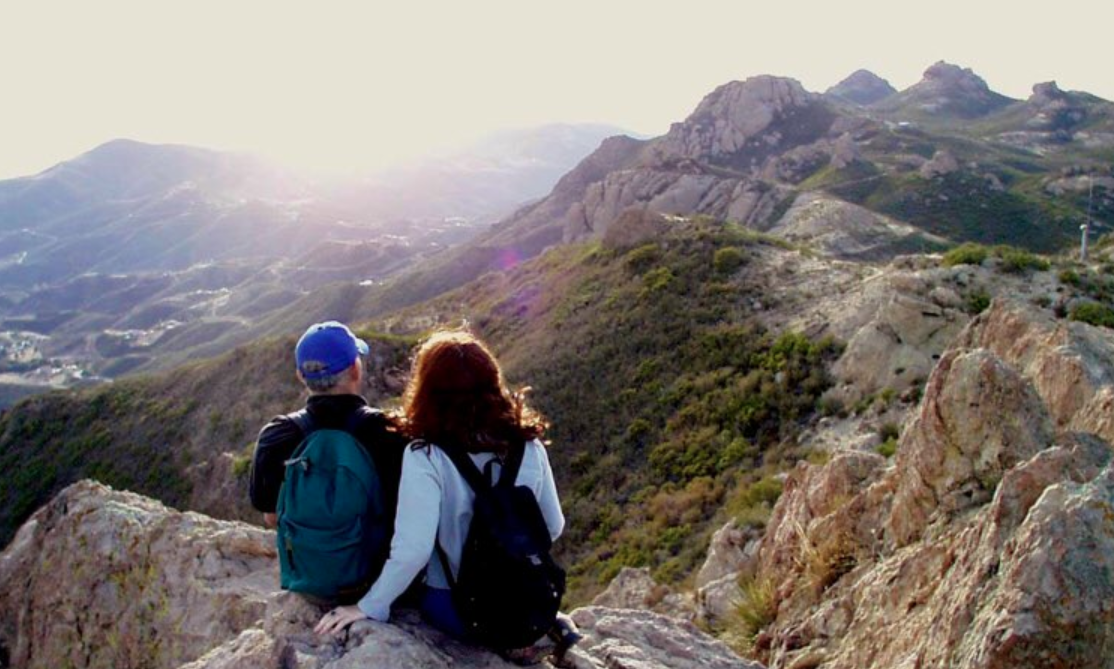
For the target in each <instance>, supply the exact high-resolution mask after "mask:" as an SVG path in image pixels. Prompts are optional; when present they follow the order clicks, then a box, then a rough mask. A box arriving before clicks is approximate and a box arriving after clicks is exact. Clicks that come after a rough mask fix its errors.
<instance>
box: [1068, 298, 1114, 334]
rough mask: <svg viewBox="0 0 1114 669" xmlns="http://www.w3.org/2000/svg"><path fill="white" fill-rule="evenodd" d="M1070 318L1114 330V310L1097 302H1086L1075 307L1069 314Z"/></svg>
mask: <svg viewBox="0 0 1114 669" xmlns="http://www.w3.org/2000/svg"><path fill="white" fill-rule="evenodd" d="M1068 318H1070V319H1071V320H1073V321H1080V322H1082V323H1088V324H1090V325H1099V326H1102V327H1105V328H1114V309H1111V308H1110V307H1108V306H1106V305H1105V304H1098V303H1096V302H1084V303H1082V304H1077V305H1075V306H1074V307H1072V309H1071V312H1070V313H1069V314H1068Z"/></svg>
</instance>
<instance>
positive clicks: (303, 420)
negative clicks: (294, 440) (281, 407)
mask: <svg viewBox="0 0 1114 669" xmlns="http://www.w3.org/2000/svg"><path fill="white" fill-rule="evenodd" d="M286 417H287V418H289V419H290V420H291V422H293V423H294V425H296V426H297V427H298V429H299V430H301V432H302V439H305V438H306V437H308V436H309V435H310V434H311V433H312V432H313V431H314V430H316V429H317V425H316V424H315V423H314V421H313V416H311V415H309V411H308V410H306V409H302V410H301V411H295V412H294V413H292V414H287V416H286Z"/></svg>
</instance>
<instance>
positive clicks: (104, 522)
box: [0, 481, 278, 669]
mask: <svg viewBox="0 0 1114 669" xmlns="http://www.w3.org/2000/svg"><path fill="white" fill-rule="evenodd" d="M275 561H276V553H275V540H274V534H273V533H270V532H266V531H264V530H262V529H258V528H255V527H251V526H249V525H245V524H241V523H228V522H220V521H216V520H213V519H211V518H208V517H206V516H202V515H199V514H195V513H178V512H176V511H173V510H171V509H168V508H167V507H165V506H163V505H162V504H160V503H158V502H156V501H154V500H151V499H147V498H145V497H141V496H139V495H134V494H131V493H125V492H118V491H114V490H111V489H109V488H107V487H105V486H102V485H100V484H97V483H93V482H90V481H83V482H80V483H76V484H74V485H72V486H70V487H68V488H66V489H65V490H63V491H62V492H61V493H59V494H58V495H57V496H56V497H55V498H54V499H53V500H52V501H51V502H50V503H49V504H47V505H46V506H45V507H43V508H42V509H40V510H39V511H38V512H36V513H35V514H34V515H33V516H32V517H31V518H30V520H28V521H27V522H26V523H25V524H24V525H23V527H22V528H21V529H20V530H19V532H18V533H17V534H16V537H15V539H14V540H13V541H12V543H11V544H10V545H9V546H8V548H7V549H6V550H5V551H4V553H3V554H2V555H0V621H2V622H0V646H3V648H5V649H6V652H7V655H8V657H9V661H10V663H11V665H12V666H15V667H23V668H25V669H34V668H36V667H42V668H44V669H46V668H53V667H66V666H70V667H126V666H133V667H138V666H143V667H150V668H152V669H159V668H168V669H172V668H173V667H177V666H178V665H180V664H182V663H183V662H186V661H188V660H192V659H194V658H196V657H198V656H200V655H201V654H203V653H205V652H206V651H208V650H209V649H210V648H212V647H214V646H216V645H219V644H220V643H222V642H224V641H225V640H226V639H228V638H231V637H233V636H235V635H237V634H239V632H240V631H242V630H244V629H247V628H248V627H250V626H251V625H252V624H253V623H254V622H255V621H257V620H259V619H260V618H261V617H262V616H263V613H264V611H265V610H266V607H267V601H268V598H269V597H270V594H271V593H272V592H273V591H275V590H276V589H277V588H278V579H277V572H276V570H275V568H274V565H275Z"/></svg>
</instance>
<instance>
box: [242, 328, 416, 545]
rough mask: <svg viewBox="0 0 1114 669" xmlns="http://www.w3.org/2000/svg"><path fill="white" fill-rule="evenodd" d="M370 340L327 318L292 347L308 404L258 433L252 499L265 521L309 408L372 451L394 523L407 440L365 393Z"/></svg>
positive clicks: (271, 520)
mask: <svg viewBox="0 0 1114 669" xmlns="http://www.w3.org/2000/svg"><path fill="white" fill-rule="evenodd" d="M368 353H369V348H368V345H367V342H365V341H364V340H362V339H359V338H358V337H356V335H354V334H352V331H351V330H349V329H348V327H347V326H345V325H343V324H341V323H338V322H336V321H326V322H324V323H317V324H316V325H312V326H310V328H309V329H308V330H306V332H305V334H303V335H302V338H301V339H299V340H298V345H297V346H296V347H295V349H294V359H295V363H296V365H297V372H298V378H300V379H301V381H302V383H304V384H305V386H306V388H307V389H308V390H309V392H310V396H309V399H308V400H306V406H305V409H303V410H302V411H300V412H296V413H294V414H289V415H286V416H277V417H275V418H273V419H272V420H271V422H269V423H267V425H266V426H264V427H263V429H262V431H260V433H259V439H258V441H257V442H256V445H255V457H254V459H253V461H252V469H251V482H250V496H251V503H252V506H254V507H255V508H256V509H258V510H259V511H262V512H263V522H264V524H265V525H266V526H268V527H275V525H276V524H277V520H278V519H277V516H276V515H275V507H276V504H277V502H278V496H279V489H280V488H281V487H282V482H283V477H284V474H285V465H284V463H285V462H286V461H287V460H288V459H290V457H291V455H292V454H293V453H294V450H295V449H296V448H297V447H298V445H299V444H301V443H302V441H303V439H304V438H305V436H306V435H305V434H304V432H303V429H302V427H300V426H299V422H302V423H304V422H305V421H304V420H302V419H301V415H302V414H303V413H308V414H309V417H310V419H311V422H312V424H313V427H314V429H337V430H347V431H349V432H350V433H351V434H352V436H353V437H355V438H356V440H357V441H358V442H359V443H360V444H361V445H362V446H363V447H364V448H365V449H367V451H368V452H369V453H370V455H371V456H372V459H373V461H374V462H375V468H376V470H377V471H378V472H379V477H380V481H381V482H382V484H383V487H384V490H383V496H384V500H385V502H386V509H387V513H388V514H389V515H390V518H389V519H388V520H389V522H390V523H391V526H393V517H394V508H395V500H396V499H397V496H398V489H397V486H398V478H399V470H400V468H401V466H402V452H403V449H404V447H405V444H406V440H405V438H404V437H402V435H400V434H399V433H398V432H397V431H396V430H395V429H394V424H393V422H392V421H391V420H390V419H389V418H388V417H387V416H385V415H384V414H383V413H381V412H379V411H376V410H373V409H371V408H370V407H368V405H367V402H366V401H365V400H364V398H363V396H362V395H361V391H362V390H363V387H364V379H365V375H366V372H365V370H364V363H363V359H362V358H363V356H367V355H368Z"/></svg>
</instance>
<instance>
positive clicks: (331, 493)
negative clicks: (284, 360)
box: [277, 411, 391, 604]
mask: <svg viewBox="0 0 1114 669" xmlns="http://www.w3.org/2000/svg"><path fill="white" fill-rule="evenodd" d="M364 416H365V414H364V413H362V412H357V413H355V414H354V415H353V420H351V421H350V423H349V425H347V426H346V428H345V429H343V430H333V429H317V428H316V427H315V426H314V425H313V420H312V419H311V418H310V415H309V413H308V412H305V411H301V412H298V413H296V414H292V415H291V419H292V420H293V421H294V422H295V423H296V424H297V425H298V427H299V428H300V429H301V430H302V434H303V435H304V437H303V441H302V443H301V444H300V445H299V446H298V448H296V449H295V450H294V453H293V454H292V455H291V456H290V459H289V460H287V461H286V462H285V463H284V464H285V465H286V473H285V477H284V478H283V483H282V488H281V489H280V491H279V498H278V508H277V512H278V554H279V565H280V568H281V583H282V587H283V589H284V590H290V591H293V592H298V593H302V594H305V595H310V596H312V597H315V598H318V599H321V600H326V601H328V602H330V603H331V602H336V603H342V604H346V603H352V602H355V601H356V600H358V599H359V598H360V597H361V596H363V594H364V593H365V592H366V591H367V589H368V588H369V587H370V586H371V583H372V581H374V579H375V578H376V577H377V576H378V575H379V571H380V570H381V569H382V567H383V563H384V562H385V561H386V557H387V554H388V552H389V549H390V531H391V528H390V527H389V525H388V521H387V517H386V514H385V509H384V494H383V490H382V486H381V482H380V477H379V475H378V473H377V472H376V469H375V462H374V460H372V458H371V455H370V454H369V453H368V452H367V450H366V449H365V448H364V447H363V446H362V445H360V443H359V442H358V441H357V440H356V438H355V437H354V436H352V433H353V431H354V428H355V427H356V425H358V423H359V421H360V420H361V419H362V418H364Z"/></svg>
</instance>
